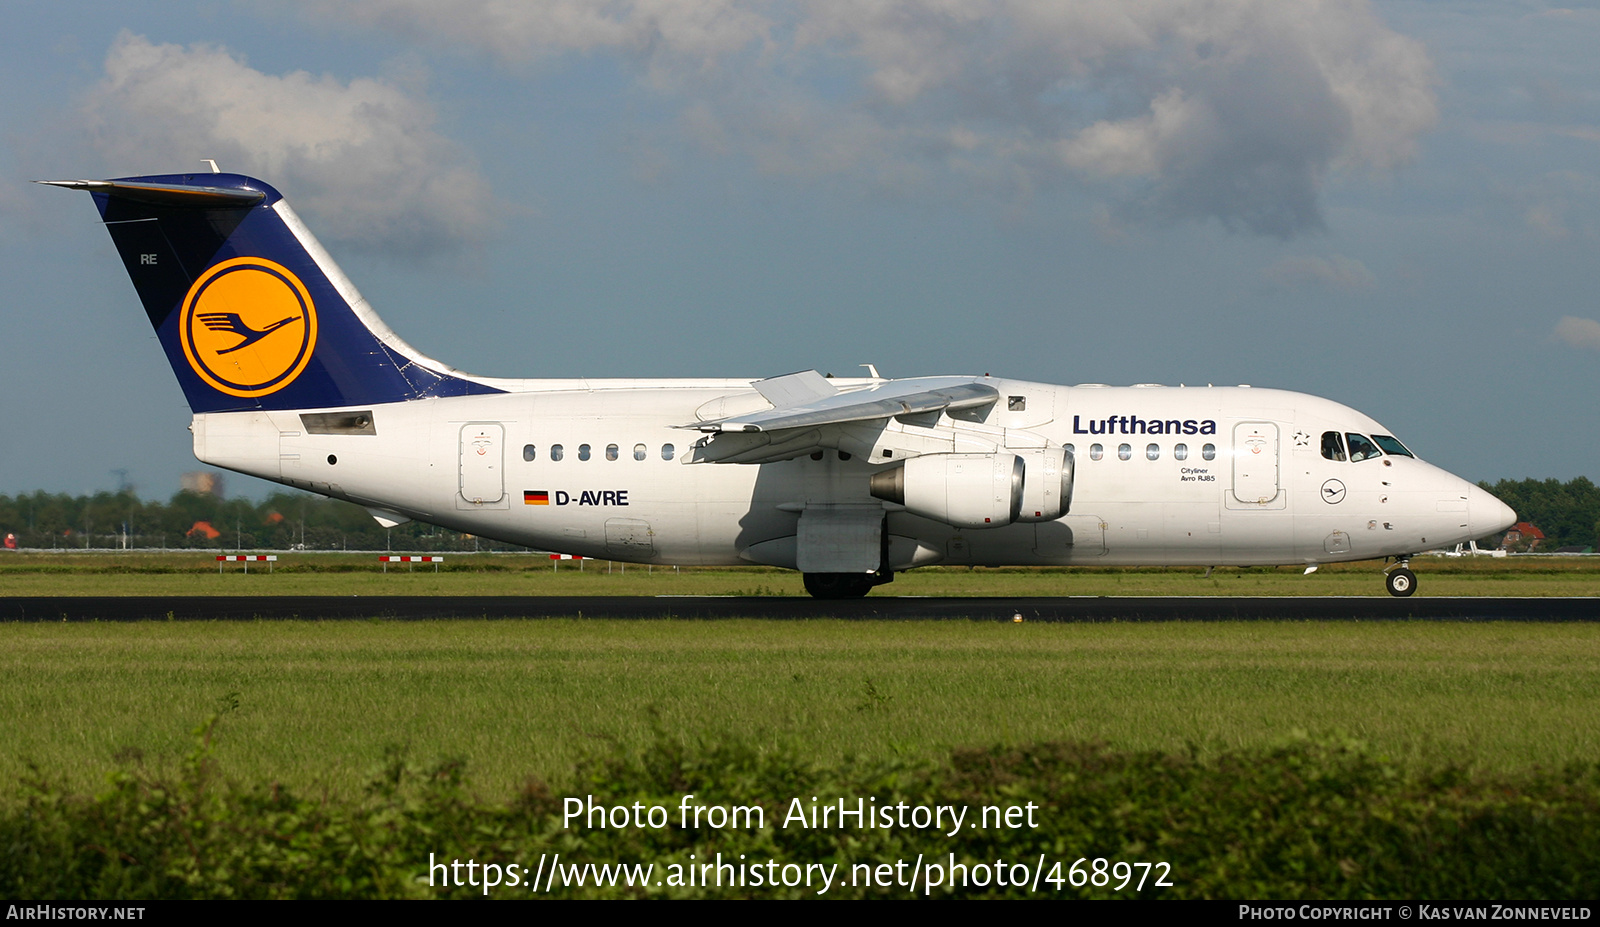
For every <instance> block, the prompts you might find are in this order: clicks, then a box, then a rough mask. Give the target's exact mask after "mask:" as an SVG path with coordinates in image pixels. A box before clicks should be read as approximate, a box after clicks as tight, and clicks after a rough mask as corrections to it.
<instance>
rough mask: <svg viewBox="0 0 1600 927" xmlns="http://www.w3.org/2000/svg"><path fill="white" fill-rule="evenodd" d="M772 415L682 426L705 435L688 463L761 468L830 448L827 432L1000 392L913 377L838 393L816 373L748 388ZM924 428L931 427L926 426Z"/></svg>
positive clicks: (960, 405)
mask: <svg viewBox="0 0 1600 927" xmlns="http://www.w3.org/2000/svg"><path fill="white" fill-rule="evenodd" d="M752 385H753V386H754V387H755V389H756V391H757V392H759V393H761V395H762V396H764V397H766V399H767V401H768V402H771V403H772V404H773V408H771V409H767V410H764V411H760V412H748V413H745V414H742V415H736V416H733V417H730V418H724V419H716V420H713V421H706V422H696V423H694V424H692V425H684V426H681V427H684V428H694V429H698V430H699V431H703V432H707V433H708V437H706V438H702V439H701V440H700V442H699V443H698V444H697V445H696V446H695V449H694V451H695V453H694V455H693V458H692V462H695V463H766V462H769V461H773V460H785V459H789V458H793V457H799V456H801V455H803V454H808V453H810V452H811V451H812V450H814V449H815V448H819V447H827V446H830V442H828V441H827V440H825V439H826V432H827V431H828V430H829V429H830V427H834V428H836V427H837V426H843V425H850V424H854V423H858V422H873V421H878V420H886V419H889V418H900V419H901V420H903V421H904V420H914V419H916V418H918V417H926V418H928V419H936V418H937V417H938V415H939V413H941V412H948V411H957V410H961V409H972V408H978V407H981V406H987V405H990V404H992V403H994V402H995V401H997V400H998V399H999V398H1000V391H999V390H997V389H995V388H994V387H993V386H991V385H989V384H988V383H986V382H984V379H983V378H982V377H919V378H913V379H905V380H886V381H884V382H882V383H879V384H877V385H875V386H868V387H864V388H861V389H850V390H838V389H836V388H834V386H833V385H832V384H831V383H830V382H829V381H828V380H827V379H826V378H824V377H822V376H821V375H820V374H818V373H817V372H816V371H815V370H807V371H803V372H801V373H792V374H787V375H785V376H782V377H774V378H771V379H768V380H758V381H756V382H755V383H754V384H752ZM930 423H931V422H930Z"/></svg>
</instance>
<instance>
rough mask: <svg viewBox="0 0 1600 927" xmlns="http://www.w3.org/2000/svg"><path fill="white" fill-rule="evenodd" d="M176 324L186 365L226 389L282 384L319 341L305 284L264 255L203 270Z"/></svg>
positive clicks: (258, 390) (248, 392) (270, 389)
mask: <svg viewBox="0 0 1600 927" xmlns="http://www.w3.org/2000/svg"><path fill="white" fill-rule="evenodd" d="M179 324H180V325H181V327H182V341H183V355H184V357H186V358H188V360H189V366H190V367H193V368H194V372H195V373H197V374H199V375H200V379H202V380H204V381H206V383H208V384H210V385H211V387H212V388H214V389H217V390H221V391H222V392H224V393H227V394H228V395H230V396H265V395H267V394H269V393H275V392H277V391H278V390H280V389H283V388H284V387H285V386H288V385H289V384H290V383H293V382H294V379H295V377H298V376H299V375H300V372H301V371H303V370H305V369H306V364H307V363H309V362H310V360H311V352H312V350H313V349H314V348H315V347H316V345H317V311H316V307H314V306H313V305H312V304H311V295H310V294H309V293H307V292H306V288H305V284H303V283H301V282H300V278H298V277H296V276H295V275H294V274H292V273H290V272H289V270H288V269H287V268H285V267H283V266H282V265H280V264H275V263H273V262H272V261H269V260H266V259H265V258H256V257H242V258H233V259H232V260H228V261H223V262H222V263H220V264H217V265H216V266H214V267H212V268H211V269H210V270H207V271H206V272H205V273H204V274H202V275H201V277H200V279H199V280H196V281H195V283H194V286H192V287H190V288H189V293H188V295H186V296H184V298H183V314H182V317H181V320H180V323H179Z"/></svg>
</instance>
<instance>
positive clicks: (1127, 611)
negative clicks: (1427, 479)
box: [0, 596, 1600, 622]
mask: <svg viewBox="0 0 1600 927" xmlns="http://www.w3.org/2000/svg"><path fill="white" fill-rule="evenodd" d="M1019 615H1020V616H1021V617H1022V618H1023V620H1024V621H1349V620H1356V621H1600V598H1521V599H1506V598H1481V599H1480V598H1423V597H1420V596H1419V597H1413V598H1409V599H1396V598H1392V597H1390V596H1374V597H1340V598H1286V597H1254V598H1221V597H1192V598H1190V597H1137V596H1127V597H1123V596H1069V597H1063V598H994V599H968V598H900V597H895V596H869V597H867V598H865V599H854V600H846V601H821V600H818V599H811V598H802V597H780V596H587V597H580V596H251V597H244V596H240V597H232V596H50V597H45V596H34V597H16V598H3V599H0V621H36V622H42V621H69V622H72V621H254V620H296V619H298V620H309V621H341V620H344V621H349V620H360V619H370V618H380V619H391V620H413V621H414V620H421V619H437V618H576V617H581V618H625V619H672V618H680V619H681V618H704V619H723V618H761V619H769V620H789V621H792V620H799V619H808V618H843V619H850V620H860V621H903V620H929V619H933V620H937V619H948V620H964V621H1014V620H1015V619H1016V617H1017V616H1019Z"/></svg>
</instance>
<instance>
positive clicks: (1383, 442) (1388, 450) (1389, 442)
mask: <svg viewBox="0 0 1600 927" xmlns="http://www.w3.org/2000/svg"><path fill="white" fill-rule="evenodd" d="M1372 440H1374V441H1376V442H1378V446H1379V447H1381V448H1383V452H1384V453H1385V454H1390V455H1392V456H1395V457H1415V456H1417V455H1415V454H1413V453H1411V452H1410V451H1408V450H1406V446H1405V445H1404V444H1401V443H1400V442H1399V441H1396V440H1395V439H1394V438H1393V437H1391V436H1389V435H1373V436H1372Z"/></svg>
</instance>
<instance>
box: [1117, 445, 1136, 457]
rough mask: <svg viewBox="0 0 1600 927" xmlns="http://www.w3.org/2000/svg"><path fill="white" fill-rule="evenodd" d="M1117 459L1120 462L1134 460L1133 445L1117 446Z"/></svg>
mask: <svg viewBox="0 0 1600 927" xmlns="http://www.w3.org/2000/svg"><path fill="white" fill-rule="evenodd" d="M1117 459H1118V460H1132V459H1133V445H1131V444H1119V445H1117Z"/></svg>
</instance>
